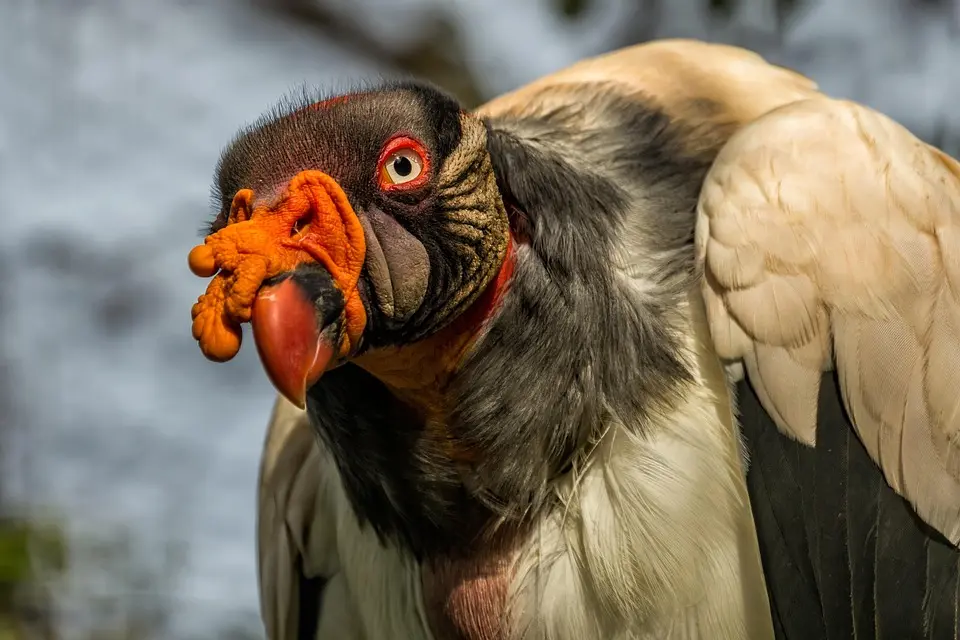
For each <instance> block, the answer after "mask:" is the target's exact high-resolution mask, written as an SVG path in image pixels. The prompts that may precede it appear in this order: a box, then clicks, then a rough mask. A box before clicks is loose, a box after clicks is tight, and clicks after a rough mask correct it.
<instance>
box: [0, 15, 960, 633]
mask: <svg viewBox="0 0 960 640" xmlns="http://www.w3.org/2000/svg"><path fill="white" fill-rule="evenodd" d="M719 5H723V6H719ZM711 7H713V8H711ZM718 7H719V8H718ZM564 11H566V12H567V13H570V14H574V15H572V16H568V15H565V14H564ZM958 28H960V2H955V3H951V2H949V1H942V2H937V1H935V0H926V1H924V0H806V1H804V0H794V1H793V2H787V1H785V0H779V1H777V0H738V1H736V2H725V3H721V2H717V1H714V2H708V1H707V0H592V1H586V2H575V1H566V2H559V1H557V0H283V1H282V2H281V1H279V0H278V1H274V2H271V1H269V0H233V1H229V0H127V1H123V0H2V2H0V221H2V226H0V435H2V437H3V440H2V449H0V451H2V455H3V458H2V465H3V466H2V469H3V473H2V475H0V500H2V504H3V506H4V510H5V512H6V513H9V514H14V515H16V516H17V518H18V519H19V520H23V519H24V518H26V519H29V520H30V521H31V522H36V523H45V522H52V523H55V524H56V526H57V527H58V530H59V531H60V532H62V533H64V534H65V536H66V540H67V541H68V545H67V547H68V550H69V552H68V556H67V558H68V559H67V561H66V571H65V572H58V573H56V574H50V575H49V576H47V578H48V579H45V580H44V581H43V584H44V585H45V588H44V590H43V591H42V593H41V592H36V591H35V590H34V591H28V590H26V589H23V590H21V591H19V592H18V594H19V595H18V596H17V598H18V603H19V606H20V607H21V609H24V608H26V609H28V610H27V614H26V615H27V617H32V618H31V619H33V620H34V621H33V622H32V624H33V626H34V627H35V628H36V629H40V628H42V627H43V626H44V625H43V624H41V623H39V622H37V621H36V618H43V619H44V620H45V621H46V620H53V622H54V627H55V628H56V630H55V631H54V632H49V634H44V635H43V636H42V637H64V638H105V637H116V638H148V637H149V638H175V639H178V640H179V639H181V638H184V639H185V638H215V637H223V638H240V637H258V636H260V635H262V633H261V632H260V629H259V626H258V622H257V618H256V615H257V613H256V606H257V601H256V597H257V596H256V576H255V561H254V554H253V548H254V536H253V529H254V491H255V481H256V473H257V465H258V458H259V452H260V446H261V443H262V437H263V430H264V425H265V420H266V418H267V414H268V412H269V409H270V404H271V402H272V398H273V393H272V391H271V387H270V386H269V385H268V383H267V381H266V379H265V378H264V376H263V374H262V372H261V370H260V368H259V365H258V362H257V360H256V354H255V350H253V349H243V350H242V351H241V354H240V355H239V357H238V358H236V359H235V360H234V361H232V362H230V363H228V364H225V365H214V364H211V363H209V362H207V361H205V360H204V359H203V358H202V356H201V355H200V352H199V350H198V349H197V347H196V344H195V343H194V341H193V340H192V339H191V337H190V321H189V309H190V306H191V304H192V303H193V301H194V300H195V298H196V297H197V295H198V294H199V293H201V292H202V290H203V288H204V286H205V283H204V282H203V281H201V280H199V279H197V278H195V277H193V276H192V275H191V274H190V273H189V272H188V271H187V269H186V254H187V251H188V250H189V249H190V247H191V246H192V245H193V244H194V243H196V242H197V241H198V229H199V228H200V226H201V225H202V224H203V222H204V221H205V220H206V219H207V217H208V215H209V209H208V194H209V183H210V177H211V175H212V171H213V167H214V164H215V162H216V160H217V156H218V154H219V152H220V149H221V147H222V146H223V145H224V144H225V143H226V142H227V141H228V140H229V138H230V137H231V135H232V134H233V133H234V132H235V130H236V129H237V128H238V127H239V126H240V125H242V124H244V123H245V122H248V121H250V120H252V119H254V118H256V117H257V116H258V115H259V114H260V113H261V112H263V111H264V110H265V109H267V108H268V107H270V106H271V104H273V103H274V102H275V101H276V100H277V99H278V98H279V97H280V96H281V95H282V94H283V93H285V92H287V91H289V90H291V89H294V88H296V87H298V86H299V85H301V84H302V83H304V82H305V83H307V84H308V85H310V86H316V87H321V88H327V89H330V90H337V89H346V88H350V87H351V86H354V85H355V84H356V83H357V82H358V81H359V80H364V79H376V78H378V77H383V76H389V75H393V74H395V73H398V72H400V71H404V70H414V71H416V72H418V73H421V74H424V75H426V76H427V77H430V78H432V79H434V80H437V81H438V82H440V83H442V84H444V86H447V87H448V88H449V89H451V90H453V91H454V92H455V93H457V94H458V95H461V96H462V97H463V98H464V100H466V101H467V102H468V103H470V104H471V105H473V104H476V103H477V102H479V101H481V100H483V99H486V98H488V97H492V96H493V95H495V94H497V93H499V92H502V91H505V90H508V89H511V88H513V87H515V86H517V85H519V84H522V83H524V82H526V81H529V80H531V79H533V78H535V77H537V76H539V75H542V74H545V73H548V72H550V71H553V70H556V69H558V68H560V67H563V66H565V65H567V64H569V63H571V62H573V61H575V60H577V59H578V58H581V57H583V56H587V55H591V54H594V53H599V52H602V51H605V50H609V49H613V48H616V47H618V46H622V45H625V44H630V43H633V42H639V41H643V40H646V39H650V38H652V37H670V36H687V37H699V38H706V39H711V40H718V41H724V42H730V43H735V44H740V45H745V46H748V47H751V48H754V49H756V50H757V51H759V52H761V53H762V54H764V55H765V56H767V57H768V59H770V60H772V61H776V62H779V63H783V64H786V65H788V66H791V67H793V68H795V69H797V70H799V71H801V72H803V73H805V74H807V75H809V76H811V77H812V78H814V79H815V80H816V81H817V82H819V83H820V85H821V87H822V88H823V89H824V90H825V91H826V92H828V93H830V94H832V95H835V96H842V97H850V98H854V99H856V100H859V101H862V102H864V103H866V104H868V105H871V106H873V107H876V108H879V109H880V110H882V111H884V112H886V113H888V114H889V115H891V116H893V117H894V118H895V119H897V120H899V121H900V122H902V123H903V124H905V125H906V126H907V127H909V128H910V129H912V130H913V131H914V132H915V133H917V134H918V135H920V136H921V137H923V138H925V139H927V140H929V141H933V142H935V143H937V144H939V145H940V146H942V147H943V148H945V149H946V150H948V151H949V152H951V153H954V154H956V153H957V148H958V146H960V109H958V108H957V106H956V105H957V104H960V70H958V69H960V37H956V36H955V34H956V32H957V31H958ZM3 563H4V560H3V558H0V565H3ZM7 564H10V562H8V563H7ZM35 564H36V563H35ZM50 570H51V571H52V569H50ZM44 575H46V574H44ZM0 593H4V592H2V590H0ZM5 593H8V594H9V593H10V592H9V591H8V592H5ZM24 594H26V595H24ZM51 598H52V599H51ZM31 608H32V609H31ZM2 610H3V606H0V616H2ZM0 628H2V617H0ZM108 633H117V634H118V635H110V636H108ZM24 637H30V636H24ZM37 637H41V636H37Z"/></svg>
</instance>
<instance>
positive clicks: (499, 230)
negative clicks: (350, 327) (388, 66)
mask: <svg viewBox="0 0 960 640" xmlns="http://www.w3.org/2000/svg"><path fill="white" fill-rule="evenodd" d="M485 136H486V131H485V129H484V128H483V125H482V123H480V122H479V121H478V120H476V119H474V118H472V117H470V116H467V115H465V114H464V113H463V112H462V110H461V108H460V106H459V105H458V104H457V103H456V102H455V101H454V100H452V99H451V98H449V97H447V96H445V95H444V94H442V93H440V92H438V91H435V90H433V89H428V88H424V87H420V86H418V85H404V84H401V85H396V86H393V87H388V88H386V89H378V90H376V91H371V92H368V93H358V94H352V95H348V96H345V97H341V98H334V99H332V100H328V101H325V102H320V103H312V104H311V103H309V101H306V100H303V101H299V102H297V101H290V102H288V103H287V104H284V105H282V106H281V107H280V108H279V109H278V110H277V111H276V112H275V113H272V114H270V115H269V116H267V117H265V118H263V119H261V121H259V122H257V123H255V124H254V125H253V126H252V127H250V128H249V129H248V130H246V131H245V132H243V133H242V134H241V135H240V136H239V137H238V138H237V139H236V140H235V141H234V142H233V143H232V144H231V145H230V146H229V147H228V149H227V150H226V151H225V153H224V155H223V157H222V159H221V162H220V164H219V166H218V168H217V177H216V186H215V197H216V198H217V199H218V201H219V202H218V204H219V206H220V214H219V215H218V217H217V219H216V220H215V221H214V222H213V223H212V225H211V229H210V230H211V231H216V230H217V229H219V228H222V226H224V225H225V224H226V221H227V216H228V214H229V210H230V204H231V200H232V198H233V196H234V194H235V193H236V192H237V191H239V190H241V189H251V190H252V191H253V193H254V196H253V202H252V206H253V207H258V206H261V205H267V206H269V205H270V204H271V203H272V202H274V201H276V199H277V198H278V197H279V196H280V194H282V193H283V190H284V188H285V187H286V185H287V184H288V182H289V181H290V179H291V178H292V177H293V176H295V175H297V174H298V173H299V172H301V171H304V170H309V169H315V170H319V171H322V172H324V173H326V174H328V175H330V176H331V177H332V178H334V179H335V180H336V181H337V183H338V184H339V185H340V187H341V188H342V189H343V191H344V193H345V194H346V195H347V197H348V199H349V200H350V204H351V205H352V207H353V209H354V211H355V212H356V214H357V217H358V218H359V220H360V223H361V224H362V226H363V229H364V232H365V237H366V247H367V248H366V259H365V264H364V269H363V272H362V274H361V280H360V284H359V288H360V293H361V297H362V298H363V301H364V304H365V306H366V307H367V327H366V330H365V332H364V336H363V338H362V340H361V347H360V348H361V351H367V350H370V349H376V348H378V347H385V346H392V345H403V344H409V343H411V342H413V341H416V340H418V339H421V338H423V337H425V336H428V335H430V334H431V333H434V332H436V331H437V330H438V329H439V328H441V327H443V326H445V325H446V324H448V323H449V322H450V321H452V320H453V319H454V318H456V317H457V316H458V315H459V314H461V313H462V312H463V311H464V309H465V308H466V307H467V306H469V304H470V303H471V302H472V301H473V300H475V299H476V297H477V296H478V295H479V294H480V292H481V291H482V289H483V287H484V286H485V285H486V284H487V283H488V282H489V281H490V279H491V278H492V276H493V275H494V274H495V272H496V269H497V268H498V267H499V264H500V262H501V261H502V258H503V254H504V251H505V244H506V238H507V234H508V231H507V226H508V224H507V221H506V214H505V212H504V211H503V205H502V202H501V201H500V198H499V195H498V194H497V192H496V186H495V179H494V177H493V172H492V168H491V167H490V163H489V158H488V157H487V155H486V149H485V143H486V137H485ZM398 138H403V139H410V140H413V141H414V143H415V144H417V145H418V149H420V151H422V153H423V155H424V156H425V157H424V158H423V160H424V163H423V173H424V174H426V175H424V176H423V179H418V180H414V181H411V183H410V186H407V185H403V186H402V188H399V187H398V188H384V184H383V178H382V166H383V162H384V159H385V155H387V154H389V153H390V150H391V148H392V147H391V144H393V143H395V142H396V140H397V139H398ZM315 268H316V265H310V264H304V265H302V267H300V268H298V269H296V270H295V271H294V272H293V274H292V277H293V278H294V279H295V280H305V281H306V280H309V279H315V276H310V275H308V274H309V272H311V271H314V270H315ZM321 297H323V296H321ZM325 298H327V299H329V298H330V296H329V295H327V296H325ZM317 313H318V316H324V315H328V313H329V310H327V309H321V308H318V309H317ZM353 355H357V354H356V353H355V354H353Z"/></svg>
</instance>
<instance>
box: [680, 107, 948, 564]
mask: <svg viewBox="0 0 960 640" xmlns="http://www.w3.org/2000/svg"><path fill="white" fill-rule="evenodd" d="M697 249H698V256H699V258H700V260H701V263H702V265H703V269H704V278H703V283H702V291H703V295H704V298H705V302H706V306H707V314H708V319H709V323H710V329H711V333H712V335H713V339H714V343H715V346H716V349H717V351H718V353H719V354H720V356H721V357H722V358H725V359H728V360H731V361H742V362H743V364H744V365H745V368H746V372H747V375H748V378H749V380H750V383H751V384H752V385H753V387H754V389H755V390H756V392H757V395H758V396H759V398H760V401H761V403H762V404H763V406H764V408H765V409H766V411H767V412H768V413H769V414H770V415H771V417H772V418H773V420H774V421H775V422H776V424H777V426H778V427H779V428H780V430H781V431H783V432H784V433H786V434H788V435H790V436H792V437H794V438H796V439H797V440H799V441H801V442H803V443H805V444H808V445H810V446H813V445H815V442H816V426H817V399H818V395H819V390H820V389H819V386H820V380H821V372H822V371H827V370H830V369H833V368H835V369H836V372H837V375H838V379H839V383H840V389H841V392H842V396H843V401H844V405H845V407H846V409H847V411H848V413H849V415H850V418H851V421H852V423H853V424H854V425H855V428H856V430H857V433H858V434H859V436H860V438H861V440H862V441H863V443H864V445H865V447H866V449H867V451H868V452H869V454H870V456H871V458H872V459H873V461H874V462H875V463H876V464H877V465H878V466H879V467H880V468H881V470H882V471H883V474H884V477H885V478H886V481H887V482H888V483H889V484H890V486H891V487H892V488H893V489H894V490H895V491H897V492H898V493H899V494H900V495H902V496H904V497H905V498H907V499H908V500H909V501H910V503H911V504H912V505H913V507H914V508H915V510H916V512H917V514H918V515H919V516H920V517H921V518H922V519H923V520H924V521H926V522H927V523H928V524H929V525H931V526H932V527H934V528H935V529H937V530H938V531H940V532H941V533H942V534H943V535H944V536H945V537H946V538H947V539H949V540H950V541H951V542H952V543H953V544H954V545H958V544H960V163H958V162H957V161H956V160H954V159H953V158H950V157H949V156H947V155H945V154H944V153H942V152H941V151H939V150H937V149H935V148H933V147H930V146H928V145H926V144H924V143H923V142H921V141H920V140H918V139H917V138H915V137H914V136H913V135H911V134H910V133H909V132H908V131H907V130H906V129H904V128H903V127H901V126H900V125H898V124H896V123H895V122H893V121H891V120H890V119H888V118H886V117H884V116H883V115H881V114H879V113H876V112H874V111H872V110H870V109H867V108H866V107H863V106H860V105H856V104H854V103H851V102H847V101H840V100H832V99H829V98H825V97H816V98H812V99H807V100H801V101H798V102H794V103H792V104H789V105H787V106H784V107H781V108H779V109H775V110H773V111H771V112H769V113H768V114H766V115H764V116H762V117H760V118H759V119H757V120H756V121H754V122H753V123H751V124H749V125H747V126H746V127H744V128H742V129H741V130H740V131H738V132H737V133H736V134H735V135H734V136H733V137H732V138H731V139H730V140H729V142H728V143H727V144H726V145H725V147H724V148H723V150H722V151H721V153H720V154H719V156H718V157H717V160H716V162H715V163H714V165H713V167H712V168H711V170H710V172H709V174H708V176H707V179H706V180H705V182H704V187H703V191H702V193H701V196H700V203H699V209H698V226H697Z"/></svg>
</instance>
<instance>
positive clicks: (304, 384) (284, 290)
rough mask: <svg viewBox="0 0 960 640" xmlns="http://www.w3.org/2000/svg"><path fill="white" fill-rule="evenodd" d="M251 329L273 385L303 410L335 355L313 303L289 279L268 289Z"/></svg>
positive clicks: (261, 297) (257, 303) (259, 301)
mask: <svg viewBox="0 0 960 640" xmlns="http://www.w3.org/2000/svg"><path fill="white" fill-rule="evenodd" d="M251 325H252V328H253V338H254V341H255V342H256V345H257V352H258V353H259V354H260V361H261V362H262V363H263V368H264V370H265V371H266V374H267V377H268V378H269V379H270V382H272V383H273V386H274V387H276V388H277V391H279V392H280V393H281V394H282V395H283V396H284V397H285V398H287V400H289V401H290V402H291V403H293V404H294V405H296V406H297V407H298V408H300V409H303V408H304V407H305V406H306V397H307V390H308V389H309V388H310V387H311V386H313V384H314V383H315V382H316V381H317V380H319V379H320V376H322V375H323V372H324V371H325V370H326V368H327V364H328V363H329V362H330V359H331V358H332V357H333V351H334V349H333V345H332V344H330V341H329V340H328V339H327V338H326V336H324V334H323V332H322V330H321V328H320V327H318V326H317V312H316V309H315V308H314V305H313V302H312V301H311V300H309V299H308V298H307V297H306V296H305V295H304V293H303V291H302V290H301V289H300V287H299V286H298V285H297V284H296V283H295V282H293V281H292V280H289V279H287V280H284V281H283V282H281V283H279V284H277V285H273V286H270V287H265V288H264V289H262V290H261V291H260V293H259V294H258V295H257V299H256V301H255V302H254V307H253V318H252V319H251Z"/></svg>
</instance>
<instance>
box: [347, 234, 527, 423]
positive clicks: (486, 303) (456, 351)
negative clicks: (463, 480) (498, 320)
mask: <svg viewBox="0 0 960 640" xmlns="http://www.w3.org/2000/svg"><path fill="white" fill-rule="evenodd" d="M514 266H515V255H514V249H513V243H512V242H508V244H507V249H506V253H505V256H504V259H503V262H502V263H501V266H500V269H499V271H498V272H497V275H496V277H495V278H494V279H493V280H492V281H491V282H490V284H489V285H487V287H486V289H485V290H484V292H483V293H482V294H480V296H479V297H478V298H477V300H476V302H474V303H473V304H472V305H471V306H470V307H469V308H468V309H467V311H465V312H464V313H463V314H461V315H460V316H459V317H458V318H456V319H455V320H454V321H453V322H451V323H450V324H449V325H447V326H446V327H444V328H443V329H441V330H440V331H438V332H437V333H435V334H433V335H431V336H428V337H427V338H424V339H423V340H419V341H417V342H415V343H413V344H410V345H403V346H396V347H386V348H382V349H377V350H375V351H370V352H367V353H365V354H363V355H360V356H358V357H357V358H356V359H355V362H356V364H357V365H359V366H360V367H362V368H363V369H365V370H366V371H367V372H369V373H370V374H372V375H373V376H375V377H376V378H378V379H379V380H380V381H381V382H383V383H384V384H385V385H386V386H387V388H389V389H390V391H391V392H392V393H393V394H394V395H395V396H396V397H397V398H398V399H399V400H401V401H402V402H404V404H407V405H409V406H410V407H411V408H412V409H414V410H415V411H416V412H417V413H418V414H419V415H420V417H421V418H422V419H423V420H424V421H425V424H426V425H427V426H428V427H430V428H442V426H443V424H444V423H445V421H446V419H445V418H446V415H447V403H446V396H447V388H448V386H449V383H450V380H451V379H452V378H453V376H454V375H455V374H456V373H457V371H458V370H459V369H460V367H461V366H462V364H463V362H464V361H465V359H466V357H467V355H468V354H469V352H470V349H471V347H472V346H473V345H474V344H475V343H476V341H477V339H478V338H479V337H480V336H481V335H482V334H483V332H484V330H485V328H486V326H487V323H488V321H489V320H490V319H491V318H492V317H493V316H494V315H495V314H496V312H497V309H498V308H499V306H500V303H501V301H502V299H503V296H504V295H505V294H506V292H507V290H508V288H509V285H510V280H511V278H512V276H513V272H514Z"/></svg>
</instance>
